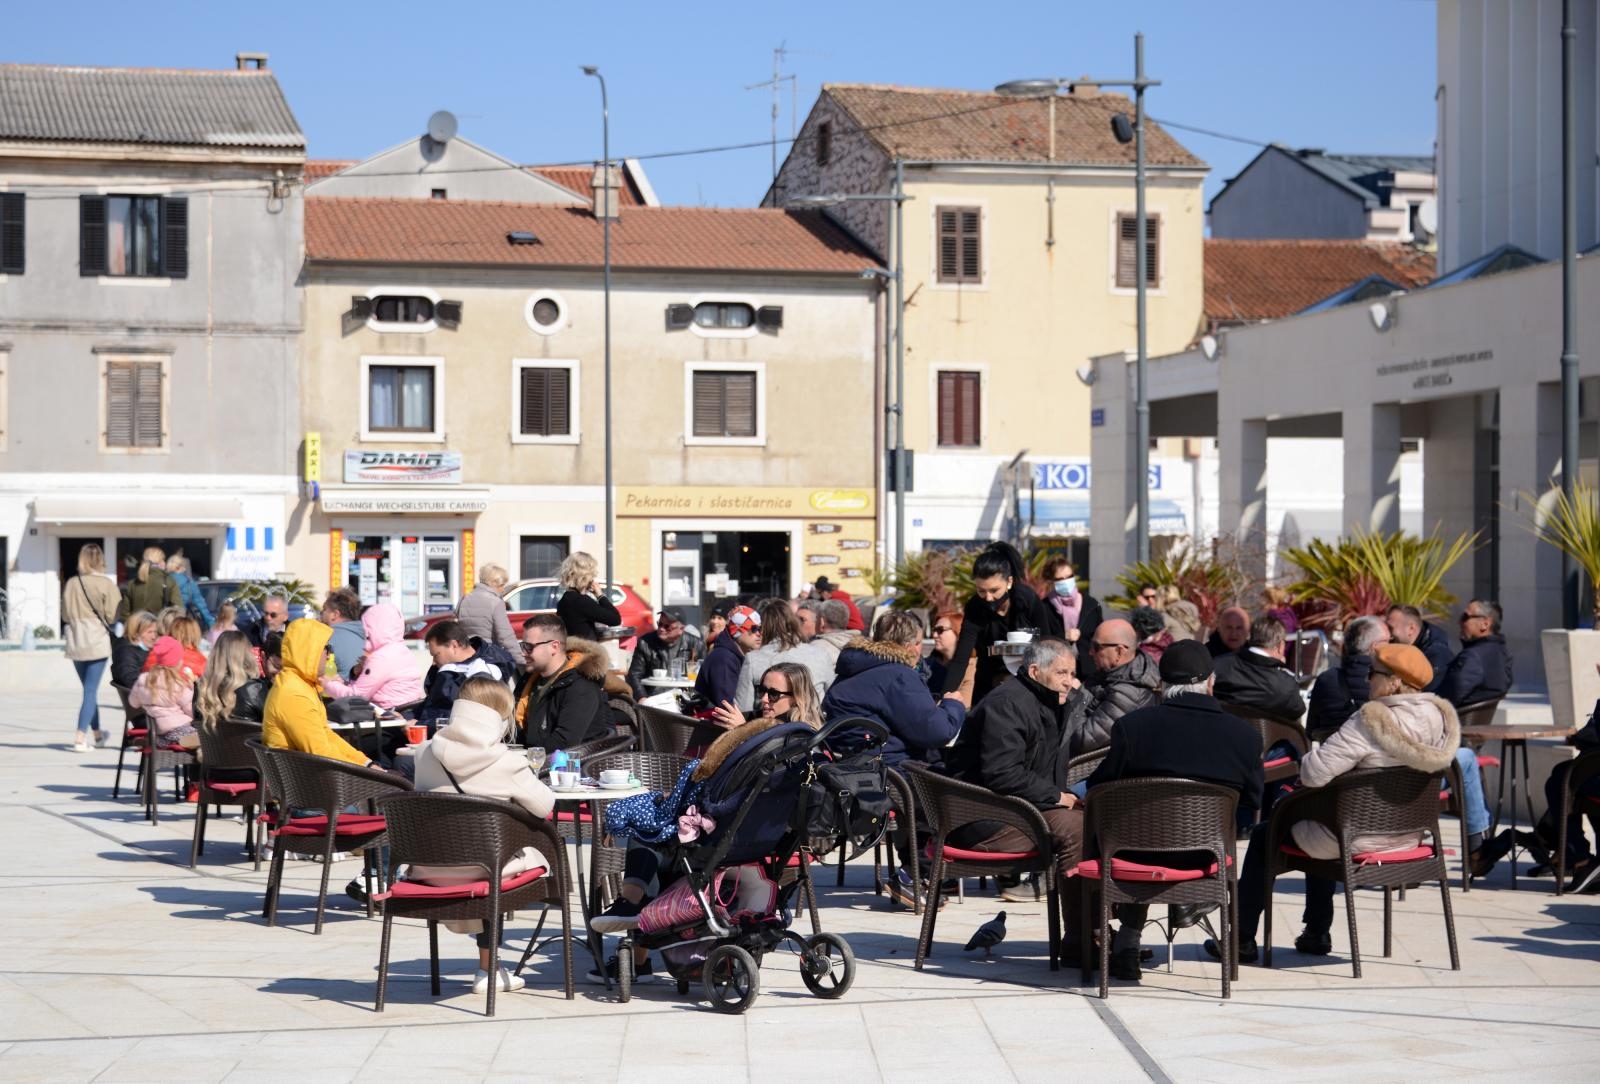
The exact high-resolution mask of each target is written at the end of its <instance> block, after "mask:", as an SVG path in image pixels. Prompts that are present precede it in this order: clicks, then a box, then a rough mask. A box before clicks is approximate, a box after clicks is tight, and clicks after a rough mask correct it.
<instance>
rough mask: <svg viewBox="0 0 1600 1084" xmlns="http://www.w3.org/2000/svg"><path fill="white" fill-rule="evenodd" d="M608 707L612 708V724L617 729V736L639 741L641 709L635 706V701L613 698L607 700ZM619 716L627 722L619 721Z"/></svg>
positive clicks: (618, 697) (621, 697) (619, 697)
mask: <svg viewBox="0 0 1600 1084" xmlns="http://www.w3.org/2000/svg"><path fill="white" fill-rule="evenodd" d="M606 705H607V706H608V707H610V708H611V716H612V722H613V725H615V726H616V728H617V734H618V735H619V736H625V737H631V738H634V739H637V738H638V737H639V709H638V708H637V707H635V706H634V703H633V701H632V700H631V699H629V698H628V697H625V696H613V697H610V698H609V699H607V701H606ZM618 716H621V717H622V719H625V720H627V721H626V722H620V721H618V719H617V717H618Z"/></svg>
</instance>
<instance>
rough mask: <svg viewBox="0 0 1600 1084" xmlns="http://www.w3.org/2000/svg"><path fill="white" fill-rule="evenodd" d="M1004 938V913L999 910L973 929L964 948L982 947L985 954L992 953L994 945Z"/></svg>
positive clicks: (969, 949) (967, 949)
mask: <svg viewBox="0 0 1600 1084" xmlns="http://www.w3.org/2000/svg"><path fill="white" fill-rule="evenodd" d="M1005 939H1006V913H1005V912H1004V911H1001V912H1000V913H999V914H998V915H995V916H994V917H993V918H991V919H990V920H989V921H988V922H985V923H984V924H983V925H982V926H979V927H978V928H977V929H976V930H974V931H973V934H972V939H971V940H970V941H968V942H967V947H966V950H965V951H967V952H971V951H972V950H973V949H980V948H981V949H982V950H983V954H984V955H985V956H989V955H991V954H992V952H993V949H994V947H995V946H996V945H998V944H999V943H1000V942H1002V941H1004V940H1005Z"/></svg>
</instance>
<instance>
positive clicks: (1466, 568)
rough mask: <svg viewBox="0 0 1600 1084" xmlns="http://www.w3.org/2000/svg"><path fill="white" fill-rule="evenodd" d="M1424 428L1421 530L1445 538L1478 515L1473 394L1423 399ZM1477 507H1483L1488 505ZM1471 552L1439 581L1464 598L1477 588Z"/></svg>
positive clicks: (1473, 526)
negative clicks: (1425, 432) (1454, 397)
mask: <svg viewBox="0 0 1600 1084" xmlns="http://www.w3.org/2000/svg"><path fill="white" fill-rule="evenodd" d="M1427 409H1428V431H1427V435H1426V436H1425V437H1424V438H1423V440H1422V533H1423V534H1424V535H1427V534H1431V533H1435V532H1437V533H1438V535H1439V537H1440V538H1443V539H1445V540H1446V541H1447V542H1448V541H1450V540H1453V539H1454V538H1456V537H1457V536H1458V535H1460V534H1461V533H1462V532H1463V531H1464V532H1466V533H1468V534H1470V533H1472V532H1473V531H1475V530H1477V529H1478V528H1479V527H1480V526H1481V524H1482V520H1480V518H1479V514H1480V508H1479V501H1478V489H1479V479H1478V473H1477V464H1478V445H1479V443H1480V442H1481V441H1482V440H1483V439H1484V436H1485V435H1484V434H1482V432H1481V430H1480V428H1479V426H1478V410H1479V407H1478V399H1477V397H1476V396H1462V397H1460V398H1456V399H1440V400H1437V401H1435V402H1432V403H1429V404H1428V408H1427ZM1482 511H1484V512H1487V509H1483V510H1482ZM1476 564H1477V563H1476V561H1475V560H1474V557H1473V556H1472V555H1470V554H1469V555H1468V556H1466V557H1463V558H1462V559H1461V560H1460V561H1457V562H1456V564H1455V567H1454V568H1452V569H1451V570H1450V571H1449V572H1447V573H1446V574H1445V577H1444V586H1445V590H1447V591H1449V592H1450V593H1451V594H1452V595H1455V596H1456V597H1457V598H1459V599H1462V600H1466V599H1468V598H1470V597H1471V596H1472V594H1473V593H1474V592H1475V591H1476V590H1477V588H1476V586H1475V584H1476V576H1475V575H1474V570H1475V568H1476Z"/></svg>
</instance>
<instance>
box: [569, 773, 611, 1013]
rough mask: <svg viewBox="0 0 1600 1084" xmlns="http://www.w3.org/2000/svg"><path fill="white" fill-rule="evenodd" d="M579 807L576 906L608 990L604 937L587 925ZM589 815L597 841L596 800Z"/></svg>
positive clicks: (574, 825)
mask: <svg viewBox="0 0 1600 1084" xmlns="http://www.w3.org/2000/svg"><path fill="white" fill-rule="evenodd" d="M579 809H581V807H576V806H575V807H574V813H573V818H572V839H573V844H574V846H575V847H576V849H577V863H578V907H579V912H580V913H581V914H582V915H583V940H584V943H585V944H586V945H588V946H589V955H591V956H593V957H594V966H595V968H596V969H597V970H598V971H599V972H600V980H601V981H602V982H604V983H605V986H606V989H607V990H610V989H611V976H610V975H608V974H607V973H606V960H605V939H604V938H602V937H601V936H600V935H599V934H597V933H595V932H594V930H593V929H591V928H590V927H589V919H591V918H592V917H594V916H593V915H591V914H590V905H589V888H588V884H587V882H586V881H585V880H584V876H583V817H582V815H581V813H580V812H578V810H579ZM589 815H590V822H589V823H590V824H591V825H593V826H594V830H595V833H596V835H595V840H596V841H597V842H598V840H599V838H600V836H599V831H600V827H599V822H598V821H597V820H595V819H594V818H597V817H599V816H600V805H599V803H598V802H594V801H591V802H589Z"/></svg>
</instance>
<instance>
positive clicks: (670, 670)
mask: <svg viewBox="0 0 1600 1084" xmlns="http://www.w3.org/2000/svg"><path fill="white" fill-rule="evenodd" d="M667 675H668V676H669V677H671V678H672V680H673V681H682V680H683V660H682V659H673V660H672V662H670V663H668V664H667Z"/></svg>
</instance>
